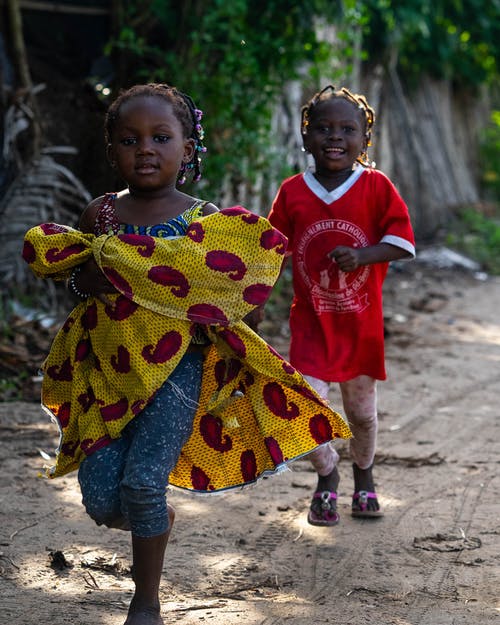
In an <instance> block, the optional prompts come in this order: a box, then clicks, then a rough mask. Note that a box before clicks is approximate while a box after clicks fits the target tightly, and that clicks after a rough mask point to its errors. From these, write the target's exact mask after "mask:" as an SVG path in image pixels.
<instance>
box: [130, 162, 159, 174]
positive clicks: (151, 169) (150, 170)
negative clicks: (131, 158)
mask: <svg viewBox="0 0 500 625" xmlns="http://www.w3.org/2000/svg"><path fill="white" fill-rule="evenodd" d="M157 169H158V168H157V167H156V165H154V164H153V163H138V164H137V165H136V166H135V171H136V172H137V173H138V174H143V175H145V174H154V173H155V172H156V170H157Z"/></svg>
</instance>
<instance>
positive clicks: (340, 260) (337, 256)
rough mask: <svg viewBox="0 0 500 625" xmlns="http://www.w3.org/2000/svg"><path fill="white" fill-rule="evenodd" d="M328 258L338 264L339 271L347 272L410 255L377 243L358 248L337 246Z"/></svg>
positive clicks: (397, 248) (388, 245)
mask: <svg viewBox="0 0 500 625" xmlns="http://www.w3.org/2000/svg"><path fill="white" fill-rule="evenodd" d="M328 256H329V257H330V258H331V259H332V260H334V261H335V262H336V263H337V264H338V266H339V269H341V271H345V272H349V271H355V270H356V269H358V267H362V266H364V265H374V264H375V263H388V262H390V261H391V260H400V259H401V258H408V257H410V256H411V254H410V253H409V252H407V251H406V250H404V249H403V248H401V247H397V246H396V245H391V244H390V243H377V245H370V246H368V247H359V248H356V247H347V246H345V245H338V246H337V247H336V248H335V249H333V250H332V251H331V252H330V253H329V254H328Z"/></svg>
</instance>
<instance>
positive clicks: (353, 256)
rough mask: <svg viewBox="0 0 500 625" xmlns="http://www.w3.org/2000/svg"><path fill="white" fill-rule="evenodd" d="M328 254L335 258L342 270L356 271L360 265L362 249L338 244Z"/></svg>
mask: <svg viewBox="0 0 500 625" xmlns="http://www.w3.org/2000/svg"><path fill="white" fill-rule="evenodd" d="M328 256H329V257H330V258H331V259H332V260H334V261H335V262H336V263H337V265H338V266H339V269H340V270H341V271H345V272H349V271H354V270H355V269H357V268H358V267H359V266H360V265H361V262H360V260H361V259H360V251H359V250H358V249H356V248H355V247H347V246H345V245H338V246H337V247H336V248H335V249H334V250H332V251H331V252H330V253H329V254H328Z"/></svg>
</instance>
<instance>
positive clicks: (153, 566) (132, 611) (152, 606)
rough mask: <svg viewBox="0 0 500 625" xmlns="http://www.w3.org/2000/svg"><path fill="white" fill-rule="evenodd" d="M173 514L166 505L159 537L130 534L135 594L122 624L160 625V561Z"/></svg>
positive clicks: (161, 562)
mask: <svg viewBox="0 0 500 625" xmlns="http://www.w3.org/2000/svg"><path fill="white" fill-rule="evenodd" d="M174 517H175V511H174V509H173V508H172V506H170V505H169V506H168V518H169V528H168V530H167V531H166V532H165V533H163V534H160V535H159V536H152V537H151V538H141V537H140V536H133V535H132V555H133V567H132V576H133V578H134V583H135V592H134V596H133V597H132V601H131V602H130V607H129V611H128V616H127V620H126V621H125V623H124V625H163V623H164V622H163V619H162V618H161V615H160V597H159V590H160V580H161V573H162V570H163V558H164V555H165V549H166V547H167V542H168V538H169V535H170V531H171V529H172V524H173V522H174Z"/></svg>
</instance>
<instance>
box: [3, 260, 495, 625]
mask: <svg viewBox="0 0 500 625" xmlns="http://www.w3.org/2000/svg"><path fill="white" fill-rule="evenodd" d="M386 311H387V313H388V320H387V330H388V337H387V363H388V373H389V380H388V381H387V382H385V383H384V384H381V385H380V387H379V406H380V436H379V453H378V457H377V462H378V468H377V470H376V478H377V484H378V491H379V493H380V496H381V502H382V504H383V506H384V510H385V513H386V514H385V517H384V518H383V519H380V520H375V521H366V520H362V521H360V520H356V519H352V518H351V517H350V516H349V506H350V495H351V494H352V479H351V471H350V463H349V461H348V460H347V458H345V459H344V461H343V462H342V464H341V467H340V472H341V477H342V481H341V486H340V493H339V495H340V499H339V510H340V513H341V523H340V525H338V526H337V527H335V528H315V527H312V526H309V525H307V523H306V521H305V516H306V511H307V507H308V503H309V498H310V495H311V489H312V487H313V485H314V484H315V478H314V474H313V473H312V472H311V469H310V467H309V465H308V463H307V462H306V461H300V462H297V463H295V464H294V465H293V467H292V470H291V471H288V472H286V473H284V474H282V475H280V476H277V477H274V478H271V479H266V480H264V481H263V482H262V483H261V484H259V485H258V486H257V487H255V488H253V489H250V490H246V491H243V492H237V493H232V494H228V495H224V496H219V497H203V498H201V497H193V496H188V495H184V494H182V493H178V492H174V493H172V494H171V501H172V503H174V505H175V506H176V508H177V520H176V525H175V528H174V532H173V534H172V538H171V543H170V544H169V547H168V550H167V561H166V563H165V576H164V582H163V585H162V600H163V615H164V618H165V622H166V623H167V624H170V623H177V624H179V625H194V624H200V623H214V624H217V625H240V624H241V623H245V624H247V625H284V624H287V625H316V624H318V625H323V624H327V623H335V624H338V625H351V624H352V625H354V624H355V625H360V624H361V623H363V624H368V625H372V624H373V625H462V624H463V625H490V624H493V623H500V540H499V537H500V419H499V416H500V414H499V413H500V407H499V401H498V395H499V391H500V380H499V378H500V375H499V374H500V321H499V319H500V316H499V311H500V280H499V279H488V280H487V281H480V280H476V279H474V278H473V277H472V276H470V275H464V274H461V273H458V272H456V271H452V270H436V269H426V268H424V267H422V266H419V265H418V264H417V263H413V264H412V266H411V268H408V269H405V270H404V271H401V272H394V273H391V274H390V276H389V278H388V281H387V283H386ZM278 334H279V333H274V335H273V340H274V342H275V345H276V346H277V347H278V348H279V349H283V346H284V343H283V340H282V339H280V338H279V337H278ZM331 400H332V403H334V405H336V406H337V405H338V395H336V394H335V393H332V396H331ZM0 434H1V440H0V470H1V473H0V475H1V477H0V623H2V624H5V625H7V624H8V625H35V624H36V625H38V624H39V623H50V625H63V624H66V623H71V624H76V625H121V624H122V623H123V621H124V620H125V615H126V607H127V604H128V601H129V600H130V597H131V593H132V581H131V578H130V575H129V571H128V567H129V566H130V561H129V544H128V536H127V534H125V533H120V532H119V531H111V530H103V529H100V528H97V527H96V526H95V525H94V524H93V522H92V521H90V519H88V518H87V517H86V515H85V514H84V512H83V508H82V505H81V503H80V496H79V491H78V487H77V483H76V480H75V476H74V475H70V476H68V477H65V478H59V479H58V480H55V481H47V480H45V479H37V472H38V471H39V470H40V468H41V466H42V464H43V459H42V458H41V456H40V455H39V451H38V450H39V449H42V450H44V451H46V452H51V451H52V450H53V449H54V447H55V444H56V435H55V430H54V427H53V426H52V425H51V424H50V423H47V421H46V419H45V417H44V416H43V415H42V414H41V411H40V409H39V407H38V406H37V405H36V404H28V403H4V404H0ZM343 455H344V456H345V449H344V451H343Z"/></svg>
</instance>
